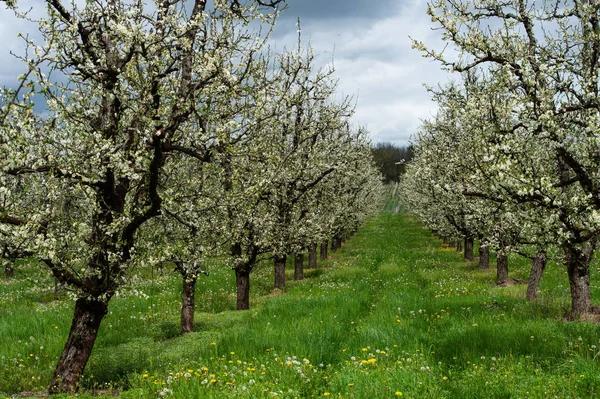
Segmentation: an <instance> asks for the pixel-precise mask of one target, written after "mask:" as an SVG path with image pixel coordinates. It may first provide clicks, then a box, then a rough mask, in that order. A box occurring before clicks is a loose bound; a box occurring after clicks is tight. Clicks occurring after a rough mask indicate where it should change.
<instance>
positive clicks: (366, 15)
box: [282, 0, 410, 23]
mask: <svg viewBox="0 0 600 399" xmlns="http://www.w3.org/2000/svg"><path fill="white" fill-rule="evenodd" d="M409 2H410V0H409V1H407V0H287V2H286V3H287V4H288V8H287V9H286V10H285V11H284V12H283V14H282V18H284V19H287V18H291V19H294V20H295V19H296V18H297V17H300V18H301V20H306V21H307V22H308V21H311V22H312V21H317V20H321V21H323V20H325V21H327V23H330V22H335V21H336V20H340V19H346V18H351V19H371V20H377V19H380V18H385V17H386V16H390V15H394V14H396V13H398V12H399V11H400V9H401V6H402V5H403V4H406V3H409Z"/></svg>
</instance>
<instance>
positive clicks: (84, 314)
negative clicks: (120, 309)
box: [49, 298, 108, 394]
mask: <svg viewBox="0 0 600 399" xmlns="http://www.w3.org/2000/svg"><path fill="white" fill-rule="evenodd" d="M107 311H108V305H107V304H106V303H103V302H99V301H94V300H89V299H83V298H79V299H77V301H75V313H74V315H73V322H72V324H71V330H70V331H69V337H68V339H67V342H66V344H65V347H64V349H63V351H62V354H61V356H60V360H59V361H58V364H57V366H56V369H55V370H54V376H53V377H52V381H51V382H50V388H49V392H50V393H51V394H54V393H67V392H75V391H77V390H78V388H79V386H78V385H79V379H80V378H81V375H82V374H83V370H84V369H85V365H86V364H87V362H88V359H89V358H90V355H91V354H92V349H93V348H94V342H95V341H96V336H97V335H98V330H99V328H100V323H101V322H102V319H103V318H104V316H105V315H106V313H107Z"/></svg>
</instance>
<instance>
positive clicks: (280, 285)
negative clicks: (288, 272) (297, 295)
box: [273, 255, 287, 290]
mask: <svg viewBox="0 0 600 399" xmlns="http://www.w3.org/2000/svg"><path fill="white" fill-rule="evenodd" d="M286 258H287V257H286V256H285V255H275V256H273V260H274V263H275V289H280V290H283V289H284V288H285V261H286Z"/></svg>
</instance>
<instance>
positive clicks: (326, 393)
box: [323, 392, 331, 396]
mask: <svg viewBox="0 0 600 399" xmlns="http://www.w3.org/2000/svg"><path fill="white" fill-rule="evenodd" d="M329 395H331V394H330V393H329V392H325V393H324V394H323V396H329Z"/></svg>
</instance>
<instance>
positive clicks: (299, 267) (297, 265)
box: [294, 254, 304, 280]
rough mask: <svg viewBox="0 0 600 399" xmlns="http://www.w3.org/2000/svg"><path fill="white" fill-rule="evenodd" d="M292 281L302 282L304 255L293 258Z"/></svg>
mask: <svg viewBox="0 0 600 399" xmlns="http://www.w3.org/2000/svg"><path fill="white" fill-rule="evenodd" d="M294 280H304V254H296V256H295V257H294Z"/></svg>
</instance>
